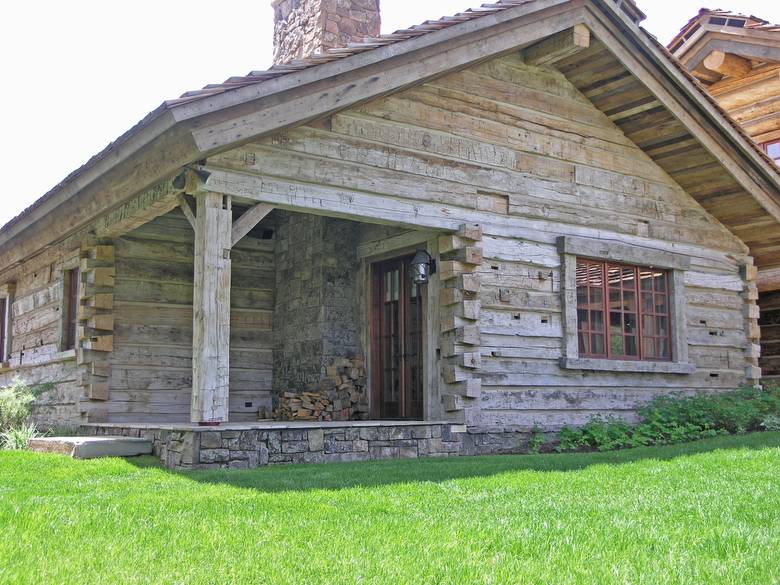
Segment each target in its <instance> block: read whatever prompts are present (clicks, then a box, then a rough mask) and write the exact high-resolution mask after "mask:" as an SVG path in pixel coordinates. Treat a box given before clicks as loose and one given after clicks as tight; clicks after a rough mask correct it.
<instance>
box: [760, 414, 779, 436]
mask: <svg viewBox="0 0 780 585" xmlns="http://www.w3.org/2000/svg"><path fill="white" fill-rule="evenodd" d="M761 428H762V429H764V430H765V431H774V432H777V431H780V415H777V414H770V415H767V416H765V417H764V420H762V421H761Z"/></svg>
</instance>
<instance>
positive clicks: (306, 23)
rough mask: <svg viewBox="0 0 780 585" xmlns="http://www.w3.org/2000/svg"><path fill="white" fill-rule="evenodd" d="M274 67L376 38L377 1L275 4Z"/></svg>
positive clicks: (378, 23) (302, 0)
mask: <svg viewBox="0 0 780 585" xmlns="http://www.w3.org/2000/svg"><path fill="white" fill-rule="evenodd" d="M273 7H274V63H287V62H288V61H292V60H293V59H303V58H305V57H309V56H311V55H313V54H314V53H321V52H323V51H325V50H326V49H331V48H334V47H346V46H347V44H348V43H350V42H356V43H359V42H362V41H363V39H364V38H365V37H377V36H379V34H380V28H381V17H380V14H379V0H275V1H274V3H273Z"/></svg>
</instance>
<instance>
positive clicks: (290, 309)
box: [273, 213, 361, 405]
mask: <svg viewBox="0 0 780 585" xmlns="http://www.w3.org/2000/svg"><path fill="white" fill-rule="evenodd" d="M358 227H359V224H357V223H355V222H351V221H346V220H339V219H333V218H326V217H319V216H315V215H307V214H301V213H284V214H280V215H279V221H278V225H277V234H276V235H277V237H276V250H275V253H276V301H275V307H274V367H273V390H274V404H275V405H276V404H278V397H279V396H280V395H281V394H282V393H284V392H304V391H308V390H312V389H317V387H318V386H319V384H320V382H321V381H322V380H323V379H325V378H326V377H327V368H328V366H330V365H331V364H332V363H334V362H335V361H336V360H338V359H341V358H347V357H354V356H356V355H360V354H361V347H360V340H359V331H358V327H359V322H360V315H359V301H358V287H357V275H358V267H359V263H358V258H357V237H358Z"/></svg>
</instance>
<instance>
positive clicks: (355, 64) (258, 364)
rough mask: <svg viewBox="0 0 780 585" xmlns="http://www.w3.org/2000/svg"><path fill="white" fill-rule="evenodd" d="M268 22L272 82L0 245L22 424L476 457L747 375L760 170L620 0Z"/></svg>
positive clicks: (323, 6) (148, 131)
mask: <svg viewBox="0 0 780 585" xmlns="http://www.w3.org/2000/svg"><path fill="white" fill-rule="evenodd" d="M273 4H274V11H275V18H276V23H275V65H274V66H273V67H271V68H270V69H269V70H267V71H253V72H250V73H249V74H247V75H245V76H241V77H234V78H230V79H228V80H226V81H225V82H224V83H221V84H215V85H210V86H207V87H205V88H204V89H202V90H198V91H193V92H188V93H186V94H184V95H183V96H181V97H180V98H178V99H175V100H171V101H167V102H164V103H163V104H162V105H161V106H160V107H159V108H158V109H156V110H155V111H153V112H151V113H150V114H149V115H147V116H146V117H145V118H144V119H143V120H142V121H141V122H139V124H137V125H136V126H135V127H133V128H132V129H130V130H129V131H128V132H127V133H126V134H124V135H123V136H121V137H119V138H118V139H117V140H116V141H115V142H114V143H112V144H111V145H110V146H108V147H107V148H106V149H105V150H104V151H103V152H101V153H99V154H97V155H96V156H95V157H93V158H92V159H91V160H90V161H89V162H88V163H87V164H85V165H84V166H83V167H81V168H80V169H78V170H76V171H75V172H74V173H73V174H71V175H70V176H69V177H67V178H66V179H65V180H64V181H63V182H62V183H60V184H59V185H57V186H56V187H55V188H54V189H52V190H51V191H50V192H49V193H47V194H46V195H44V196H43V197H42V198H41V199H40V200H39V201H37V202H36V203H35V204H34V205H33V206H32V207H30V208H29V209H27V210H26V211H25V212H24V213H22V214H21V215H20V216H19V217H17V218H16V219H14V220H12V221H11V222H10V223H9V224H8V225H6V226H5V227H4V228H3V229H2V231H0V298H2V299H3V301H2V302H3V305H2V307H3V309H4V310H3V315H4V317H3V319H4V321H3V327H2V330H3V332H4V337H3V343H2V347H3V354H2V362H3V364H2V369H1V370H0V384H3V383H10V381H11V380H12V379H13V378H14V377H19V378H21V379H22V380H24V381H26V382H27V383H28V384H31V385H37V387H38V388H39V389H40V390H41V392H40V395H39V397H38V399H37V402H36V405H35V417H36V420H37V421H38V422H39V423H40V424H42V425H56V424H63V423H70V424H78V425H81V429H82V431H83V432H85V433H92V434H126V435H134V436H147V437H149V438H151V439H152V440H153V441H154V448H155V453H157V454H158V455H159V456H160V458H161V459H162V460H163V461H164V462H165V463H166V464H167V465H169V466H171V467H193V466H226V467H254V466H257V465H264V464H268V463H285V462H297V461H344V460H355V459H368V458H383V457H417V456H428V455H436V456H442V455H454V454H468V453H500V452H514V451H517V450H519V449H521V448H522V446H523V441H524V440H525V437H526V436H527V434H528V432H529V430H530V429H532V428H534V427H538V428H540V429H543V430H545V431H551V432H554V431H555V430H557V429H559V428H560V427H561V426H562V425H565V424H568V425H580V424H583V423H585V422H587V421H588V420H590V419H591V418H592V417H593V416H604V417H607V416H615V417H620V418H623V419H626V420H628V421H633V420H635V419H636V416H637V415H636V409H637V407H638V406H640V405H641V404H644V403H646V402H647V401H649V400H651V399H652V398H654V397H656V396H660V395H663V394H666V393H682V394H690V393H697V392H718V391H723V390H729V389H734V388H736V387H739V386H741V385H745V384H758V383H759V382H760V375H761V373H760V369H759V367H758V357H759V337H760V334H759V327H758V317H759V314H758V306H757V304H756V300H757V298H758V292H757V286H756V279H757V274H758V271H759V269H762V270H763V269H772V268H776V267H780V231H778V222H779V221H780V175H779V174H778V169H777V168H776V167H775V166H774V165H772V164H771V161H769V160H768V159H767V157H766V153H764V152H763V151H762V150H761V149H760V148H759V147H758V146H757V145H756V144H755V143H754V142H753V141H752V140H751V138H750V136H748V135H747V134H746V133H745V131H744V130H743V129H742V128H740V127H739V126H737V125H735V124H734V123H733V121H732V120H731V119H730V118H729V117H728V115H727V114H726V113H725V112H724V111H723V109H722V108H720V107H718V105H717V104H716V103H715V102H714V101H713V99H712V98H711V97H710V96H709V95H708V94H707V92H706V91H704V89H703V88H702V86H701V85H700V84H699V83H697V82H696V80H695V79H694V78H693V77H692V76H691V75H690V74H688V72H687V71H686V70H685V68H683V67H682V66H681V65H680V64H679V63H678V62H677V61H676V60H674V58H672V57H671V56H670V54H669V52H668V51H667V50H666V49H665V48H664V47H663V46H662V45H661V44H659V43H658V42H657V41H656V40H655V39H654V37H652V36H651V35H649V34H648V33H646V32H645V31H644V30H643V29H642V28H641V27H640V22H641V20H642V19H643V17H644V15H643V14H642V13H641V11H640V10H639V9H638V8H637V6H636V5H635V4H634V3H633V2H632V1H631V0H502V1H498V2H495V3H493V4H488V5H484V6H482V7H481V8H477V9H473V10H468V11H466V12H462V13H459V14H456V15H454V16H451V17H446V18H442V19H440V20H436V21H428V22H425V23H423V24H421V25H418V26H413V27H410V28H408V29H404V30H400V31H397V32H395V33H393V34H389V35H380V33H379V22H380V14H379V5H378V1H377V0H352V1H351V2H343V1H339V2H335V1H329V0H275V1H274V3H273ZM347 5H348V7H349V10H345V6H347Z"/></svg>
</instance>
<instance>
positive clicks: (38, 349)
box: [0, 248, 83, 427]
mask: <svg viewBox="0 0 780 585" xmlns="http://www.w3.org/2000/svg"><path fill="white" fill-rule="evenodd" d="M78 256H79V250H78V248H74V249H67V250H62V249H53V250H50V251H47V252H45V253H44V254H42V255H40V256H38V257H36V258H33V259H30V260H29V261H27V262H25V263H24V264H22V265H20V266H18V267H16V268H14V269H13V271H11V272H8V273H5V274H3V275H2V276H1V277H0V287H2V286H4V285H6V284H9V283H13V285H12V288H13V295H12V302H11V311H10V315H11V328H10V330H11V348H10V349H11V351H10V355H9V359H8V360H7V362H6V364H5V367H3V366H0V386H8V385H10V384H12V383H13V380H14V379H15V378H19V379H20V380H22V381H23V382H24V383H26V384H28V385H29V386H31V387H33V390H34V391H35V392H36V394H38V395H37V398H36V400H35V403H34V413H35V419H36V422H37V424H38V425H39V426H41V427H48V426H53V425H62V424H67V423H76V422H78V421H79V419H80V415H81V413H80V401H81V399H82V397H83V388H82V387H81V374H82V368H81V367H80V366H78V365H77V364H76V352H75V351H72V350H71V351H62V302H63V293H64V286H65V285H64V281H63V275H64V271H65V268H66V266H67V268H72V267H74V266H78Z"/></svg>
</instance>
